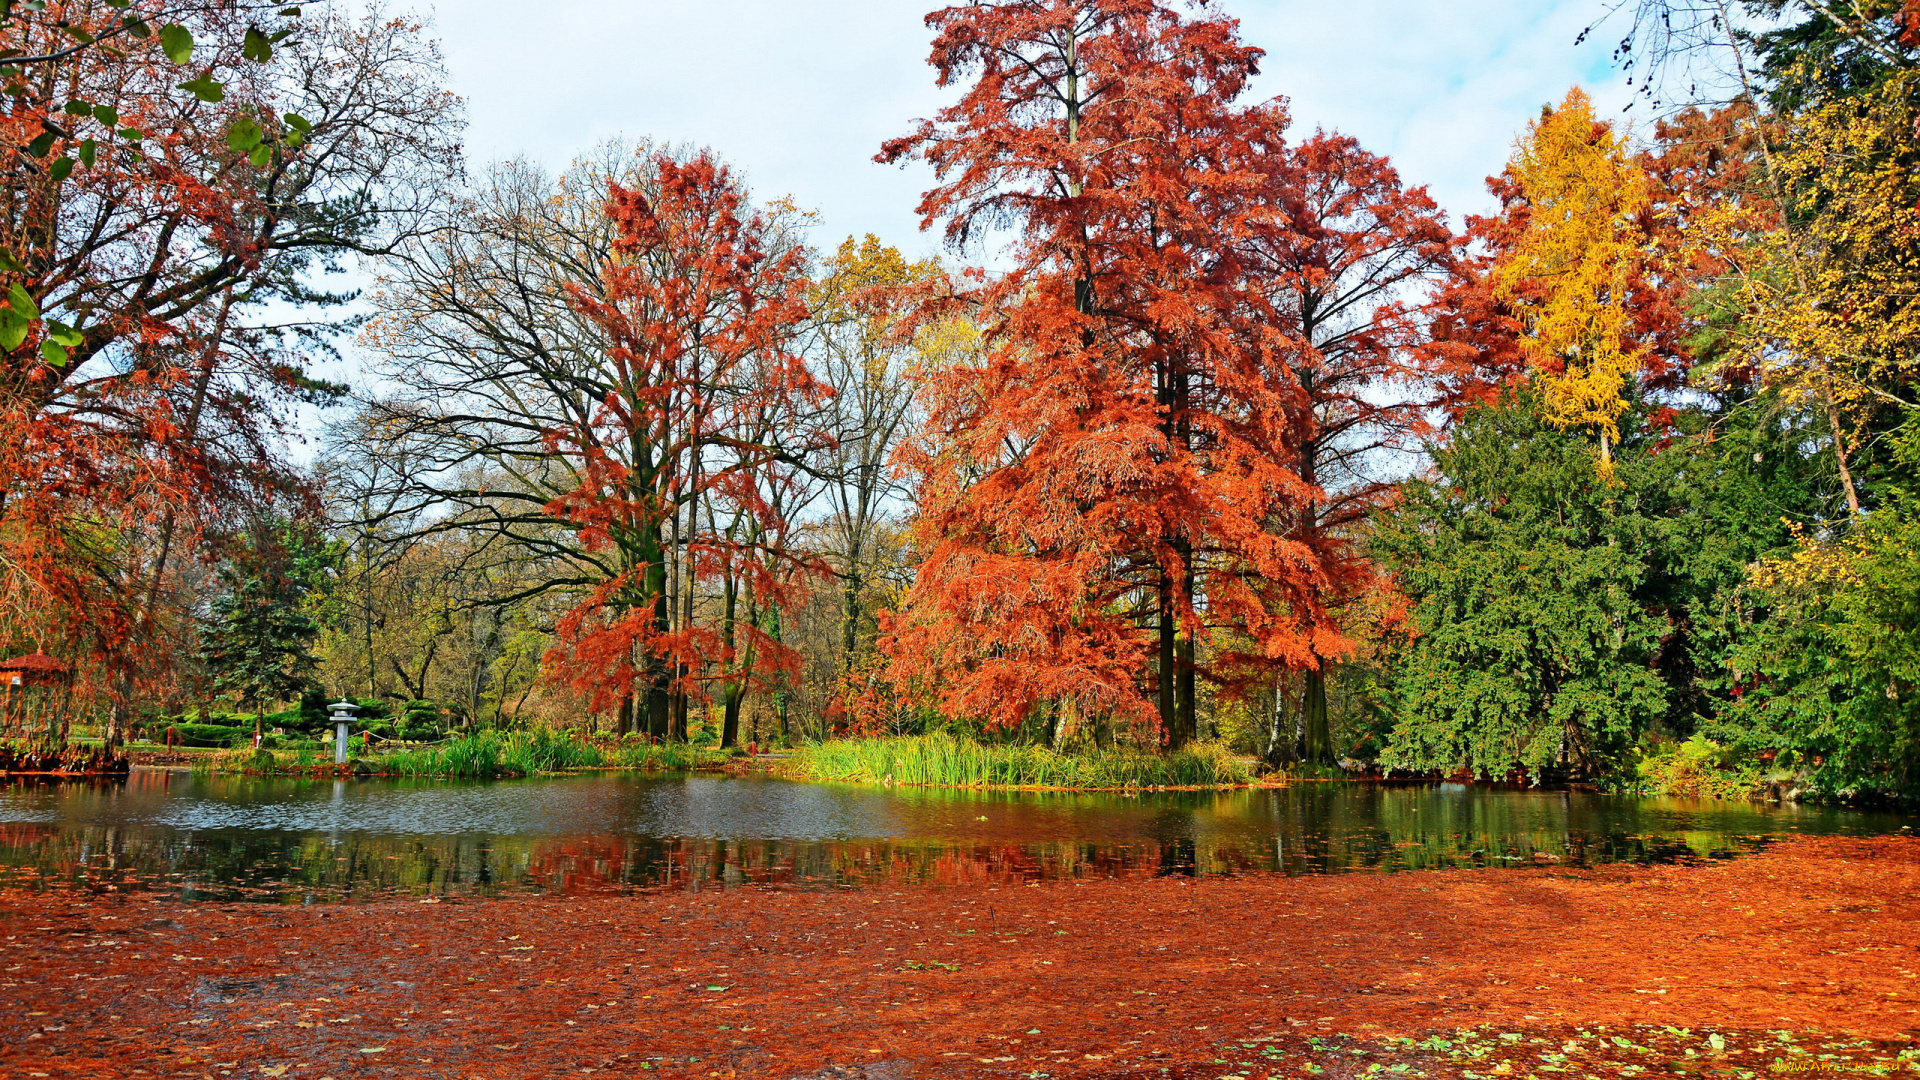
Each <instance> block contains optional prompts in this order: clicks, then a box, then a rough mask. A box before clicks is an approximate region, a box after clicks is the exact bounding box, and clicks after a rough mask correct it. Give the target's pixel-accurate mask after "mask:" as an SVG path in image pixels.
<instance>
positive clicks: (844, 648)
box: [840, 549, 861, 671]
mask: <svg viewBox="0 0 1920 1080" xmlns="http://www.w3.org/2000/svg"><path fill="white" fill-rule="evenodd" d="M856 551H857V549H856ZM858 557H859V556H858V555H857V554H856V555H855V556H854V558H856V559H857V558H858ZM856 566H857V564H855V565H850V566H848V568H847V576H846V583H845V586H844V588H843V590H842V594H841V603H842V608H841V612H842V614H841V623H840V670H842V671H846V670H848V669H850V668H852V667H853V658H854V647H855V646H856V645H857V644H858V643H859V641H860V584H861V582H860V572H859V570H858V569H856Z"/></svg>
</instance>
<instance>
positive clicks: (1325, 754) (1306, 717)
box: [1300, 660, 1338, 765]
mask: <svg viewBox="0 0 1920 1080" xmlns="http://www.w3.org/2000/svg"><path fill="white" fill-rule="evenodd" d="M1326 666H1327V662H1326V661H1325V660H1322V661H1320V666H1319V667H1316V668H1309V669H1308V670H1306V671H1304V672H1302V673H1301V674H1302V675H1303V676H1304V678H1305V687H1304V689H1303V692H1302V693H1301V701H1300V758H1301V760H1302V761H1304V762H1306V763H1307V764H1309V765H1336V764H1338V762H1337V761H1336V760H1335V758H1334V754H1333V733H1332V731H1331V729H1330V728H1329V727H1328V724H1327V670H1326Z"/></svg>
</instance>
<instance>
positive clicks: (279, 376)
mask: <svg viewBox="0 0 1920 1080" xmlns="http://www.w3.org/2000/svg"><path fill="white" fill-rule="evenodd" d="M142 16H144V17H146V19H147V20H148V21H146V22H142V21H141V19H140V17H142ZM289 35H291V36H289ZM89 43H91V44H89ZM0 45H4V46H5V50H4V53H0V83H4V85H5V87H6V90H7V94H6V96H5V98H4V99H3V100H4V101H5V105H4V106H0V148H3V149H4V151H5V164H4V165H3V166H0V183H3V184H4V185H5V187H6V199H5V210H4V211H3V212H0V639H7V640H5V641H4V644H5V645H19V644H22V643H24V642H32V643H35V644H40V645H44V646H45V647H47V648H49V649H51V650H54V651H57V652H61V653H63V654H64V655H66V656H68V657H69V658H72V659H76V660H79V661H81V670H82V672H83V677H84V678H86V679H87V680H88V681H89V682H90V683H92V684H93V685H95V686H97V687H100V688H104V689H105V690H106V691H107V692H108V693H109V695H110V696H111V698H112V699H113V704H114V706H115V708H114V710H113V712H112V724H111V725H110V728H109V731H108V737H109V739H110V740H113V739H117V738H118V737H119V735H121V734H122V733H123V732H124V731H125V727H126V723H127V721H128V720H129V712H128V710H129V707H130V703H131V701H132V700H133V699H134V697H135V695H136V694H137V693H138V692H139V691H140V690H141V689H143V688H144V689H148V690H150V689H152V688H153V687H154V685H155V684H158V683H161V682H164V680H165V677H166V676H167V674H168V669H169V666H170V665H169V660H170V658H171V657H173V656H175V655H177V654H179V653H180V651H181V649H182V645H183V642H182V641H181V640H180V639H179V638H178V637H177V636H176V634H177V633H185V632H186V623H187V620H186V618H185V613H186V611H187V609H188V608H189V607H190V606H191V602H192V599H193V598H191V597H189V596H185V595H184V590H183V589H181V588H180V586H181V585H182V584H183V574H182V571H183V570H191V569H192V568H194V567H196V566H197V565H198V564H199V563H200V561H201V560H202V559H203V558H204V557H205V556H207V555H208V554H209V552H208V550H207V547H206V544H205V543H204V542H205V541H207V540H208V539H209V538H211V537H216V536H218V535H219V534H220V533H222V532H224V531H227V530H229V529H230V528H231V527H232V526H233V525H234V524H235V522H236V520H237V519H238V518H240V517H242V516H244V515H245V514H246V513H247V512H249V511H250V510H252V509H257V508H260V507H261V504H263V503H271V502H275V501H278V500H281V499H283V498H284V497H286V496H288V495H294V496H297V495H298V494H299V492H298V486H299V485H298V484H297V482H296V481H295V478H294V477H293V476H292V475H291V472H290V470H288V469H286V468H283V467H282V466H281V465H280V464H279V463H278V459H277V453H276V452H277V449H278V443H279V441H280V435H281V431H280V420H281V419H283V418H284V416H285V415H286V414H285V412H284V411H283V408H284V407H286V406H289V405H291V404H292V403H294V402H296V401H297V400H298V399H299V398H300V397H302V396H304V395H311V394H313V393H315V392H324V391H325V389H326V388H325V387H322V386H320V385H319V384H317V383H315V382H314V381H313V380H311V379H310V378H308V377H307V375H306V374H305V373H304V371H303V365H304V357H303V356H302V352H303V350H302V349H300V348H299V347H298V345H299V337H300V335H301V333H303V332H311V331H313V330H314V329H315V327H313V326H312V325H311V324H304V325H302V326H299V327H296V328H284V327H275V326H272V325H270V324H268V323H267V322H266V321H265V320H264V319H263V316H262V309H263V308H264V307H266V306H267V305H280V306H281V310H283V311H284V310H287V308H288V307H300V306H305V305H308V304H312V303H317V302H318V303H324V302H326V301H329V300H337V299H340V298H337V297H328V296H325V295H323V294H321V293H319V292H317V291H316V289H315V287H314V285H313V283H312V282H311V280H310V279H309V278H308V277H307V274H308V271H309V270H311V269H314V268H315V261H316V260H325V259H332V258H336V257H338V256H339V255H341V254H342V253H345V252H350V251H353V250H368V249H371V248H377V247H379V246H380V245H382V244H383V243H384V242H385V241H386V240H388V239H390V238H391V237H392V236H393V235H394V234H395V228H394V227H393V224H394V223H393V216H394V215H405V214H407V213H410V212H411V211H413V210H416V209H417V208H418V206H419V205H420V204H421V203H422V202H424V201H426V200H427V199H428V198H430V194H429V192H430V191H431V190H432V189H433V188H434V187H435V186H436V185H438V184H439V183H440V182H442V181H443V180H444V178H446V177H448V176H450V175H453V174H456V173H457V171H458V168H459V155H458V148H457V145H456V144H455V142H454V137H453V133H452V131H451V130H450V128H451V126H452V124H453V123H454V122H455V110H456V109H457V102H455V101H454V100H453V99H452V98H451V97H449V96H448V95H446V94H445V93H444V92H443V91H441V90H440V89H439V88H438V86H437V76H438V57H437V55H436V54H435V52H434V50H433V48H432V46H431V45H430V44H429V43H426V42H423V41H421V40H420V39H419V38H418V28H417V27H413V26H410V25H408V24H406V23H404V22H395V21H388V20H382V19H377V18H376V19H370V20H368V21H366V22H364V23H354V22H350V21H348V20H345V19H342V18H338V17H334V16H331V15H328V16H322V17H320V18H312V17H309V18H306V19H301V18H299V17H298V15H297V9H284V10H280V9H276V8H274V7H272V6H269V5H265V4H261V3H257V2H249V0H205V2H198V3H191V4H166V3H158V2H150V3H141V4H138V5H135V6H134V7H132V8H130V7H129V5H128V4H99V3H79V2H66V3H50V4H47V5H44V6H43V5H33V6H31V7H29V6H28V5H15V6H13V7H12V8H11V10H10V11H8V12H7V13H6V14H5V16H4V17H0ZM8 58H10V59H8ZM404 228H405V226H404V225H402V226H400V229H401V230H402V231H404ZM283 330H284V331H285V332H284V333H283V332H282V331H283ZM176 594H177V595H176ZM142 684H145V685H144V687H143V685H142Z"/></svg>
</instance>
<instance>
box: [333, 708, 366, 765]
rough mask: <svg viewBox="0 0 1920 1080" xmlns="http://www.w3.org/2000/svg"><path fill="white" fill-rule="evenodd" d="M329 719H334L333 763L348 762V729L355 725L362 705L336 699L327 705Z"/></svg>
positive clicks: (342, 763)
mask: <svg viewBox="0 0 1920 1080" xmlns="http://www.w3.org/2000/svg"><path fill="white" fill-rule="evenodd" d="M327 712H328V714H329V717H328V718H329V719H331V720H332V721H333V763H334V764H335V765H345V764H346V763H347V729H348V728H350V727H352V726H353V718H354V717H355V716H358V715H359V714H360V706H358V705H355V704H354V703H353V702H351V701H336V702H334V703H333V704H331V705H329V706H327Z"/></svg>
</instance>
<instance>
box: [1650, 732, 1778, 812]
mask: <svg viewBox="0 0 1920 1080" xmlns="http://www.w3.org/2000/svg"><path fill="white" fill-rule="evenodd" d="M1639 778H1640V783H1639V787H1640V789H1641V790H1642V791H1645V792H1648V793H1651V794H1661V795H1691V796H1697V797H1699V798H1705V799H1744V798H1749V797H1751V796H1752V795H1753V793H1754V791H1755V789H1757V788H1758V787H1759V786H1760V784H1761V782H1762V780H1763V777H1762V776H1761V773H1760V770H1759V769H1758V768H1757V767H1755V766H1753V765H1750V764H1745V763H1742V762H1740V761H1738V760H1736V758H1735V755H1734V754H1733V753H1732V752H1731V751H1729V750H1727V749H1725V748H1724V747H1722V746H1721V745H1720V744H1719V743H1717V742H1714V741H1713V740H1711V739H1708V738H1706V737H1705V736H1701V735H1695V736H1693V737H1692V738H1690V739H1688V740H1687V741H1686V742H1683V743H1662V744H1660V745H1659V746H1657V747H1655V748H1654V751H1653V752H1652V753H1651V754H1649V755H1647V756H1646V757H1644V758H1642V759H1641V760H1640V765H1639Z"/></svg>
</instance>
